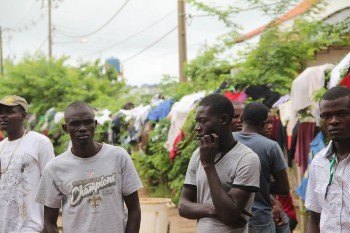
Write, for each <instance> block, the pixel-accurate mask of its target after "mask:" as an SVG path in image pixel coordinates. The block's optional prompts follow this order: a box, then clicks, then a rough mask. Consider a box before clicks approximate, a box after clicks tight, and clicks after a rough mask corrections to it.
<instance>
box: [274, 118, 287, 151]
mask: <svg viewBox="0 0 350 233" xmlns="http://www.w3.org/2000/svg"><path fill="white" fill-rule="evenodd" d="M271 139H272V140H274V141H276V142H277V143H278V145H279V146H280V147H281V149H282V151H284V149H285V148H287V132H286V128H285V127H284V126H283V125H282V122H281V120H280V118H279V117H278V116H274V118H273V124H272V133H271Z"/></svg>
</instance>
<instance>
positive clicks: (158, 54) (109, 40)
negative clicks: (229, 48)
mask: <svg viewBox="0 0 350 233" xmlns="http://www.w3.org/2000/svg"><path fill="white" fill-rule="evenodd" d="M126 1H127V0H99V1H96V0H63V1H56V3H54V6H55V8H54V9H53V12H52V19H53V20H52V21H53V25H54V28H55V31H54V34H53V43H54V44H53V55H54V56H55V57H60V56H62V55H67V56H69V57H70V63H71V64H76V63H79V62H81V61H87V60H94V59H96V58H101V59H102V60H104V59H106V58H109V57H116V58H119V59H120V60H121V61H123V60H125V59H128V58H130V57H132V56H133V55H135V54H137V53H138V52H140V51H142V50H143V49H144V48H146V47H147V46H149V45H150V44H152V43H153V42H155V41H157V40H158V39H159V38H160V37H162V36H163V35H164V34H166V33H167V32H169V31H170V30H171V29H172V28H174V27H175V26H176V25H177V12H176V8H177V0H152V1H146V0H129V1H128V2H127V4H126V5H125V7H124V8H123V10H121V11H120V13H119V14H118V15H117V16H116V17H115V18H114V19H113V20H112V21H111V22H110V23H109V24H107V25H106V26H105V27H103V29H102V30H100V31H98V32H97V33H95V34H93V35H91V36H88V37H80V36H81V35H86V34H89V33H91V32H93V31H95V30H96V29H98V28H99V27H101V26H102V25H103V24H105V23H106V22H107V21H108V20H109V19H110V18H111V17H112V16H113V15H114V14H115V13H116V12H117V11H118V9H120V7H121V6H122V5H123V4H124V3H125V2H126ZM204 2H208V1H204ZM214 2H215V3H216V4H220V5H221V6H225V4H227V3H231V4H232V3H237V4H239V3H240V2H244V1H242V0H234V1H232V0H231V1H229V0H216V1H214ZM186 11H187V12H186V13H187V14H191V15H203V14H204V13H203V12H198V11H196V10H195V9H194V8H193V7H191V6H187V9H186ZM162 18H163V20H162V21H160V22H159V23H157V24H156V25H154V26H153V27H150V28H149V29H148V30H146V31H144V32H143V33H140V34H139V35H138V36H135V37H133V38H131V39H129V40H127V41H125V39H126V38H128V37H130V36H131V35H133V34H135V33H137V32H139V31H141V30H142V29H144V28H146V27H148V26H150V25H152V24H153V23H155V22H157V21H159V20H160V19H162ZM237 19H238V20H237V21H238V23H240V24H241V25H242V26H243V27H244V31H245V32H248V31H250V30H252V29H255V28H257V27H259V26H261V25H263V24H265V23H267V22H268V21H269V20H270V18H269V17H267V16H265V15H263V13H262V12H259V11H257V10H252V11H247V12H244V13H241V14H240V15H239V17H237ZM47 20H48V17H47V8H46V5H44V7H42V1H37V0H0V26H1V27H2V28H10V29H11V30H10V31H6V30H5V31H4V32H3V40H4V45H3V50H4V57H5V58H6V57H9V58H15V59H16V60H18V59H20V58H21V57H22V56H23V55H24V54H25V53H30V54H33V53H34V52H35V51H42V52H43V53H44V54H47V50H48V49H47V47H48V45H47ZM228 31H229V29H227V28H225V26H224V25H223V24H222V23H220V22H218V21H217V20H216V18H213V17H193V18H191V19H189V20H187V46H188V48H187V50H188V59H193V58H194V57H195V56H196V54H197V52H198V51H199V49H200V48H202V47H203V46H204V45H205V44H206V43H207V44H209V45H210V44H211V43H213V42H214V41H215V38H217V37H218V36H220V35H222V34H224V33H225V32H228ZM73 37H79V38H73ZM121 41H125V42H123V43H119V42H121ZM116 44H118V45H117V46H114V47H112V46H113V45H116ZM109 47H112V48H110V49H106V48H109ZM101 50H104V51H102V52H100V51H101ZM123 67H124V76H125V78H126V80H127V83H128V84H131V85H141V84H154V83H158V82H159V81H160V80H161V78H162V76H163V75H164V74H169V75H172V76H178V40H177V30H175V31H173V32H172V33H170V34H169V35H168V36H167V37H165V38H164V39H163V40H161V41H160V42H159V43H157V44H156V45H154V46H153V47H152V48H150V49H148V50H147V51H145V52H144V53H142V54H140V55H139V56H136V57H135V58H133V59H130V60H128V61H127V62H125V63H123Z"/></svg>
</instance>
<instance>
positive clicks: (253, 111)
mask: <svg viewBox="0 0 350 233" xmlns="http://www.w3.org/2000/svg"><path fill="white" fill-rule="evenodd" d="M268 111H269V109H268V108H267V107H266V106H265V105H263V104H262V103H258V102H252V103H250V104H248V105H246V106H245V108H244V111H243V114H242V121H243V128H242V131H241V132H235V133H233V135H234V138H235V139H236V140H237V141H239V142H241V143H243V144H244V145H246V146H248V147H249V148H250V149H252V150H253V151H254V152H255V153H256V154H257V155H258V156H259V159H260V162H261V173H260V191H259V192H257V193H256V195H255V199H254V203H253V208H252V211H253V215H254V216H253V217H252V218H250V220H249V232H251V233H256V232H257V233H258V232H259V233H260V232H276V229H275V224H274V221H273V217H272V204H271V199H270V194H288V193H289V182H288V176H287V165H286V162H285V160H284V156H283V152H282V150H281V148H280V146H279V145H278V143H277V142H275V141H272V140H270V139H268V138H266V137H264V136H262V135H260V134H261V133H262V131H263V129H264V125H265V122H266V120H267V117H268ZM271 177H272V178H271ZM272 180H274V182H272Z"/></svg>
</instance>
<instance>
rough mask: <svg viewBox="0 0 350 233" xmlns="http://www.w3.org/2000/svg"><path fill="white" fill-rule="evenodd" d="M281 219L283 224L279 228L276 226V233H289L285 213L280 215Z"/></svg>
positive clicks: (287, 219)
mask: <svg viewBox="0 0 350 233" xmlns="http://www.w3.org/2000/svg"><path fill="white" fill-rule="evenodd" d="M282 218H283V221H284V223H283V225H281V226H276V233H291V231H290V226H289V218H288V215H287V214H286V213H285V212H283V213H282Z"/></svg>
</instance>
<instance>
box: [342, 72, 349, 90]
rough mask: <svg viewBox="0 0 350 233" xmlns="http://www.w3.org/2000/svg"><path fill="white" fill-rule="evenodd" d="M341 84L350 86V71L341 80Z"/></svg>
mask: <svg viewBox="0 0 350 233" xmlns="http://www.w3.org/2000/svg"><path fill="white" fill-rule="evenodd" d="M339 86H343V87H347V88H350V72H349V73H347V74H346V76H345V77H344V78H343V79H342V80H341V81H340V83H339Z"/></svg>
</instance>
